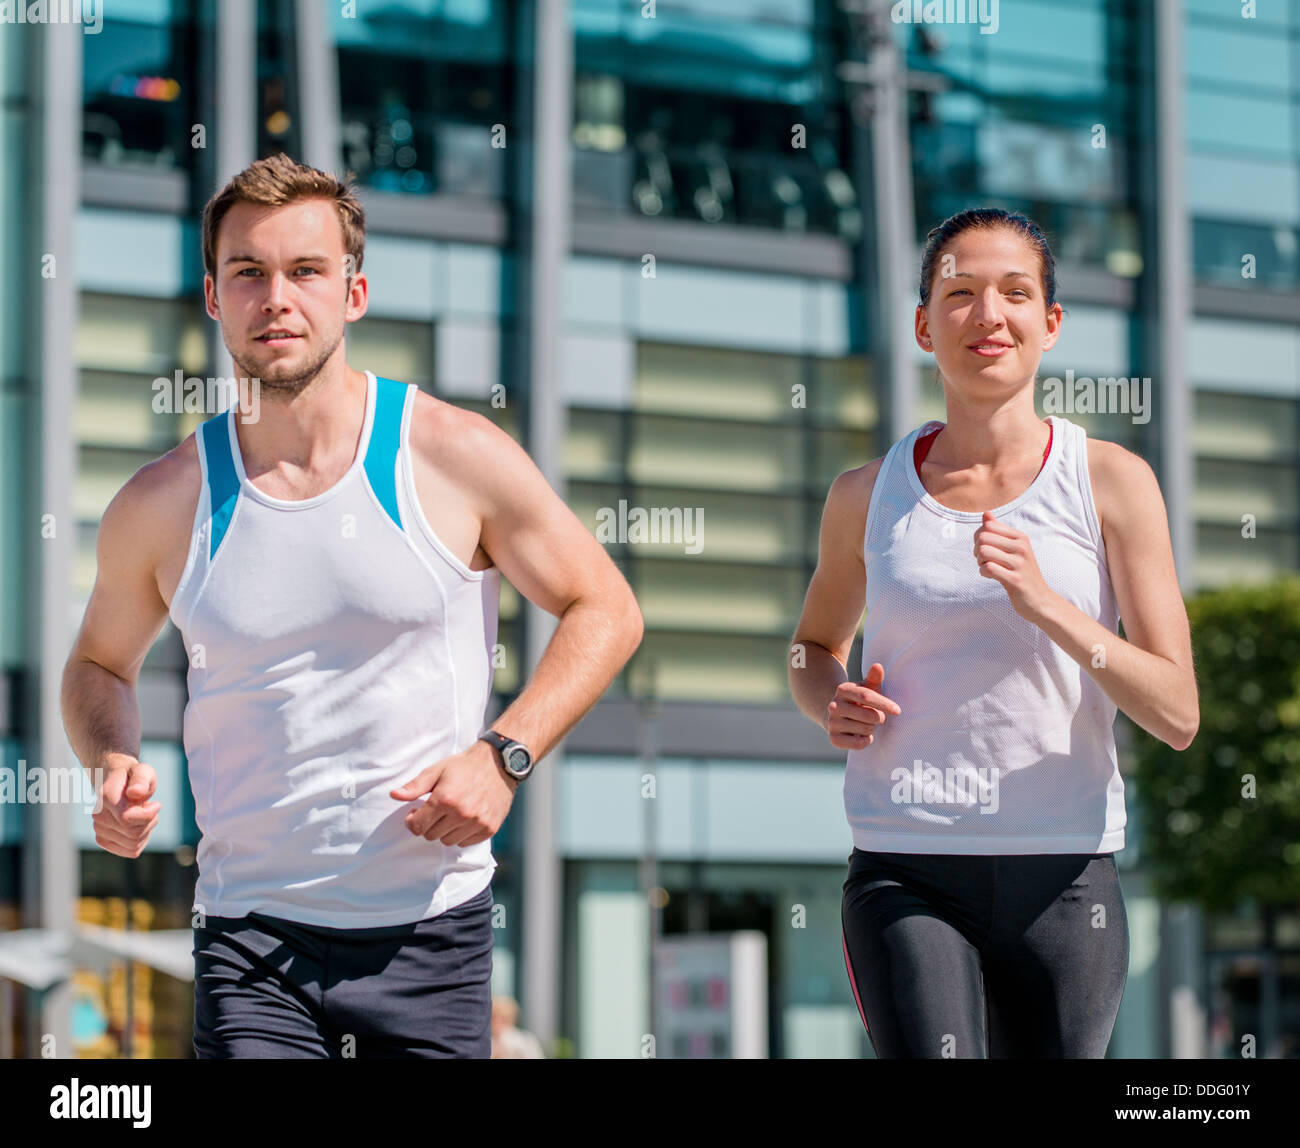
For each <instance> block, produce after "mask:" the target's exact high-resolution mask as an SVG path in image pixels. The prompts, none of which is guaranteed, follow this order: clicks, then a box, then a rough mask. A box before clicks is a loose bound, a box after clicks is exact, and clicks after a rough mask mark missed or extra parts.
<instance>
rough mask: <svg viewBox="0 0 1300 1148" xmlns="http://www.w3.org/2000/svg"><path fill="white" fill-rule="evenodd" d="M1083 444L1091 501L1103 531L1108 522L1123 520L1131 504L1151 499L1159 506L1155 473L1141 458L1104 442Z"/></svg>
mask: <svg viewBox="0 0 1300 1148" xmlns="http://www.w3.org/2000/svg"><path fill="white" fill-rule="evenodd" d="M1086 442H1087V446H1088V477H1089V479H1090V480H1091V482H1092V501H1093V505H1094V506H1095V507H1096V508H1097V518H1098V522H1099V524H1100V525H1101V527H1102V528H1103V530H1104V529H1105V527H1106V524H1107V522H1108V521H1110V522H1112V523H1113V522H1117V521H1121V520H1123V519H1124V518H1125V517H1127V515H1126V511H1129V510H1131V509H1133V508H1134V505H1135V503H1140V502H1146V501H1148V500H1150V499H1152V498H1155V499H1158V500H1160V501H1161V502H1163V499H1161V496H1160V484H1159V482H1158V481H1157V479H1156V475H1155V471H1153V470H1152V469H1151V465H1150V463H1148V462H1147V461H1146V459H1144V458H1143V457H1142V456H1141V455H1137V454H1134V453H1133V452H1132V451H1131V450H1129V449H1127V448H1126V447H1122V446H1120V444H1119V443H1117V442H1111V441H1109V440H1108V439H1104V438H1092V437H1091V436H1089V437H1088V438H1087V440H1086Z"/></svg>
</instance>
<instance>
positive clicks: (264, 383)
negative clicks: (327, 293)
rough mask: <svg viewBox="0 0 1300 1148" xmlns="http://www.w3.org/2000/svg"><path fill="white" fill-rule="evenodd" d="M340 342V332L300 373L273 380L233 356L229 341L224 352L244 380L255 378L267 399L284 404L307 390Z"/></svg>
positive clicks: (341, 339) (341, 335) (237, 356)
mask: <svg viewBox="0 0 1300 1148" xmlns="http://www.w3.org/2000/svg"><path fill="white" fill-rule="evenodd" d="M342 341H343V332H342V331H341V330H340V331H339V333H338V337H337V338H335V339H334V341H333V342H332V343H331V344H330V345H329V346H328V347H327V348H325V349H324V350H323V351H321V352H320V353H319V354H318V355H316V356H315V357H314V358H313V359H312V360H311V361H309V362H308V363H307V364H306V365H305V366H304V367H303V368H302V369H301V370H300V371H298V373H297V374H294V375H290V376H288V377H284V376H281V377H279V378H274V379H268V378H267V377H266V376H265V375H261V374H259V373H258V368H255V367H253V366H251V365H250V364H248V363H246V362H245V361H244V360H243V359H241V358H240V357H239V355H237V354H235V352H234V351H233V350H232V349H231V346H230V343H229V341H226V350H227V351H229V352H230V357H231V359H232V360H233V361H234V364H235V366H237V367H238V368H239V370H240V373H241V374H242V375H243V377H244V378H247V379H254V378H256V379H257V380H258V381H259V385H260V386H261V389H262V391H263V393H265V394H266V395H267V397H268V398H270V399H272V400H273V401H276V400H278V401H282V402H284V401H288V400H289V399H293V398H296V397H297V396H298V395H300V394H302V392H303V391H305V390H306V389H307V387H308V386H309V385H310V384H311V383H312V382H313V381H314V380H315V378H316V376H317V375H319V374H320V372H321V368H322V367H324V366H325V364H326V363H327V362H329V358H330V356H331V355H332V354H334V352H335V351H336V350H338V345H339V344H340V343H341V342H342Z"/></svg>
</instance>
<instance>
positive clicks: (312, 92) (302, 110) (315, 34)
mask: <svg viewBox="0 0 1300 1148" xmlns="http://www.w3.org/2000/svg"><path fill="white" fill-rule="evenodd" d="M330 11H331V8H330V6H329V5H327V4H321V3H320V2H319V0H294V9H293V51H294V62H295V65H296V67H295V69H294V71H295V76H296V78H297V89H298V90H297V91H296V92H295V93H294V97H295V98H294V104H293V106H294V107H295V108H296V114H297V116H298V132H299V136H298V138H299V139H300V140H301V141H302V154H301V155H299V156H296V157H295V158H296V159H298V160H299V161H300V162H302V163H305V164H309V165H310V166H311V167H316V168H320V170H321V171H324V172H328V173H330V174H336V172H337V169H338V168H339V167H340V163H341V160H342V158H343V157H342V155H341V154H340V151H339V118H340V113H341V111H342V108H341V107H340V104H339V57H338V52H337V50H336V49H335V46H334V35H333V30H332V29H331V27H330Z"/></svg>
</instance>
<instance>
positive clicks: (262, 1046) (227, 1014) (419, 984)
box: [194, 885, 492, 1060]
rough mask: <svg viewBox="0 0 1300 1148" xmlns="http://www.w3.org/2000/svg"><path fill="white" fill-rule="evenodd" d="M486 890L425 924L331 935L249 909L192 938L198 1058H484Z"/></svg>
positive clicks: (488, 1000)
mask: <svg viewBox="0 0 1300 1148" xmlns="http://www.w3.org/2000/svg"><path fill="white" fill-rule="evenodd" d="M491 1019H492V887H491V886H490V885H489V886H488V887H487V888H486V889H484V890H483V892H482V893H480V894H479V895H478V896H476V897H472V898H471V899H470V900H468V901H466V902H465V903H464V904H463V905H457V906H456V907H455V908H453V909H448V910H447V911H446V912H444V913H442V914H440V915H439V916H437V917H429V918H426V919H425V920H423V921H415V922H413V923H411V924H408V925H390V926H387V927H384V928H376V929H334V928H325V927H323V926H320V925H303V924H299V923H298V922H296V921H285V920H282V919H281V918H279V917H268V916H265V915H263V914H261V913H250V914H249V915H248V916H247V917H209V918H208V919H207V923H206V926H205V927H204V928H201V929H200V928H196V929H195V930H194V1054H195V1056H197V1057H198V1058H199V1059H201V1060H230V1059H235V1058H243V1057H258V1058H277V1059H295V1060H305V1059H316V1060H327V1059H328V1060H339V1059H348V1058H351V1057H356V1058H358V1059H376V1060H394V1059H399V1058H408V1057H420V1058H434V1057H461V1058H476V1059H483V1060H486V1059H488V1058H489V1057H490V1056H491V1053H492V1034H491Z"/></svg>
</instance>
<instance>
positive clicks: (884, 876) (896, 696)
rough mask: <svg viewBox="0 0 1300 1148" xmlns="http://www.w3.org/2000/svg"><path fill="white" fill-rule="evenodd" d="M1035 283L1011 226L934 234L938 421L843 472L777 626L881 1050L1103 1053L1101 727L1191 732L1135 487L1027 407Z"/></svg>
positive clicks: (1185, 665)
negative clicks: (841, 861)
mask: <svg viewBox="0 0 1300 1148" xmlns="http://www.w3.org/2000/svg"><path fill="white" fill-rule="evenodd" d="M1055 294H1056V283H1055V264H1054V260H1053V257H1052V253H1051V251H1050V249H1049V248H1048V245H1047V242H1046V240H1045V239H1044V238H1043V234H1042V232H1041V230H1040V229H1039V228H1038V227H1037V226H1036V225H1035V224H1034V223H1033V222H1031V221H1030V220H1028V219H1026V218H1025V217H1024V216H1022V215H1018V214H1012V213H1008V212H1004V211H1000V210H995V209H979V210H973V211H965V212H962V213H960V214H958V215H955V216H953V217H952V218H951V219H948V220H946V221H945V222H944V223H943V224H941V225H940V226H939V227H937V228H935V229H934V230H933V231H931V232H930V234H929V237H928V243H927V245H926V248H925V252H924V256H923V259H922V265H921V284H920V297H921V301H920V303H919V305H918V306H917V309H916V337H917V340H918V342H919V343H920V345H921V346H922V347H923V348H925V349H926V350H927V351H931V352H933V354H934V356H935V359H936V361H937V363H938V367H939V372H940V375H941V377H942V380H943V386H944V395H945V399H946V403H947V416H948V417H947V422H945V423H929V424H927V425H926V426H924V427H919V428H917V429H916V430H914V431H912V433H911V434H909V435H907V436H906V437H905V438H903V439H902V440H900V441H899V442H896V443H894V445H893V446H892V448H891V449H890V450H889V452H888V453H887V454H886V455H885V456H884V457H883V458H880V459H874V460H873V461H871V462H869V463H867V464H866V465H865V466H862V467H859V468H857V469H856V470H851V471H847V472H846V473H844V474H842V475H840V476H839V478H837V479H836V480H835V482H834V484H833V485H832V486H831V490H830V493H829V495H828V497H827V500H826V509H825V513H824V515H823V518H822V527H821V543H820V553H819V557H818V563H817V570H816V573H815V574H814V576H813V580H812V583H811V585H810V586H809V589H808V596H807V600H806V601H805V603H804V609H803V614H802V616H801V617H800V620H799V626H798V630H797V632H796V634H795V643H796V651H797V652H799V651H801V652H802V656H801V657H795V658H793V659H792V660H791V665H792V667H799V668H792V669H791V671H790V681H791V688H792V690H793V692H794V696H795V699H796V701H797V702H798V704H799V707H800V709H801V710H803V712H804V713H805V714H807V715H808V716H809V717H810V718H812V719H813V720H814V721H816V722H819V723H820V724H821V725H822V727H823V728H824V729H825V730H826V731H827V734H828V735H829V737H830V741H831V744H832V745H834V746H836V747H838V748H840V749H845V750H848V751H849V754H848V763H847V770H846V775H845V784H844V800H845V810H846V812H847V815H848V820H849V824H850V826H851V828H852V831H853V842H854V850H853V854H852V856H851V857H850V859H849V872H848V879H847V880H846V881H845V883H844V900H843V908H842V914H843V917H842V920H843V942H844V956H845V961H846V964H847V966H848V973H849V979H850V982H851V984H852V986H853V991H854V996H855V999H856V1000H857V1002H858V1007H859V1011H860V1013H861V1015H862V1020H863V1023H864V1024H865V1025H866V1026H867V1032H868V1035H869V1036H870V1038H871V1041H872V1044H873V1046H874V1047H875V1050H876V1054H877V1056H879V1057H882V1058H893V1057H906V1058H923V1057H960V1058H967V1057H1090V1058H1098V1057H1102V1056H1104V1055H1105V1052H1106V1046H1107V1044H1108V1043H1109V1040H1110V1035H1111V1030H1112V1029H1113V1027H1114V1023H1115V1016H1116V1014H1117V1012H1118V1010H1119V1002H1120V998H1121V996H1122V995H1123V991H1124V981H1125V977H1126V975H1127V970H1128V925H1127V921H1126V918H1125V910H1124V901H1123V897H1122V895H1121V892H1120V887H1119V879H1118V874H1117V872H1116V869H1115V860H1114V853H1115V851H1116V850H1118V849H1121V848H1123V845H1124V824H1125V813H1124V785H1123V782H1122V781H1121V779H1120V775H1119V770H1118V767H1117V764H1116V755H1115V743H1114V737H1113V733H1112V724H1113V722H1114V717H1115V711H1116V709H1117V708H1119V709H1122V710H1123V711H1124V712H1125V713H1126V714H1127V715H1128V716H1129V717H1131V718H1132V719H1133V720H1134V721H1135V722H1137V724H1138V725H1140V726H1142V727H1143V728H1144V729H1146V730H1148V731H1150V732H1151V733H1152V734H1153V735H1155V736H1156V737H1158V738H1160V739H1161V740H1162V741H1165V742H1167V743H1168V744H1169V745H1171V746H1173V747H1174V748H1175V749H1185V748H1186V747H1187V746H1188V745H1189V744H1190V743H1191V740H1192V738H1193V737H1194V736H1195V733H1196V729H1197V725H1198V721H1199V702H1198V698H1197V691H1196V679H1195V675H1194V673H1193V669H1192V651H1191V636H1190V632H1189V627H1188V623H1187V613H1186V611H1185V609H1184V606H1183V600H1182V595H1181V593H1180V591H1179V587H1178V581H1177V578H1176V576H1175V571H1174V562H1173V554H1172V548H1171V546H1170V541H1169V527H1168V522H1167V519H1166V516H1165V509H1164V503H1163V500H1162V498H1161V495H1160V489H1159V486H1158V485H1157V482H1156V479H1155V475H1154V474H1153V473H1152V471H1151V468H1150V467H1149V466H1147V464H1146V463H1145V462H1143V461H1142V460H1141V459H1140V458H1138V457H1137V456H1136V455H1133V454H1131V453H1129V452H1128V451H1126V450H1124V449H1123V448H1121V447H1119V446H1117V445H1115V444H1113V443H1108V442H1104V441H1098V440H1091V439H1088V438H1087V436H1086V434H1085V433H1084V431H1083V429H1082V428H1081V427H1079V426H1077V425H1075V424H1074V423H1071V422H1069V421H1067V420H1065V419H1062V418H1057V417H1052V418H1050V419H1047V420H1040V419H1039V418H1038V417H1037V416H1036V415H1035V413H1034V389H1033V388H1034V378H1035V374H1036V372H1037V370H1038V364H1039V361H1040V359H1041V358H1042V354H1043V351H1045V350H1046V349H1047V348H1049V347H1051V346H1052V345H1053V344H1054V343H1055V342H1056V339H1057V336H1058V334H1059V332H1060V327H1061V306H1060V304H1059V303H1057V302H1056V298H1055ZM864 605H865V606H866V610H867V616H866V623H865V626H864V630H863V652H862V670H863V673H862V677H861V679H858V680H855V679H854V678H852V677H850V676H849V675H848V673H847V671H846V668H845V667H846V663H847V660H848V656H849V651H850V648H851V647H852V643H853V637H854V633H855V631H856V629H857V625H858V622H859V620H860V619H861V617H862V610H863V606H864ZM1117 614H1118V615H1122V616H1123V618H1124V626H1125V633H1126V635H1127V638H1128V640H1127V641H1124V640H1121V639H1120V638H1119V637H1118V636H1117V622H1118V617H1117Z"/></svg>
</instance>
